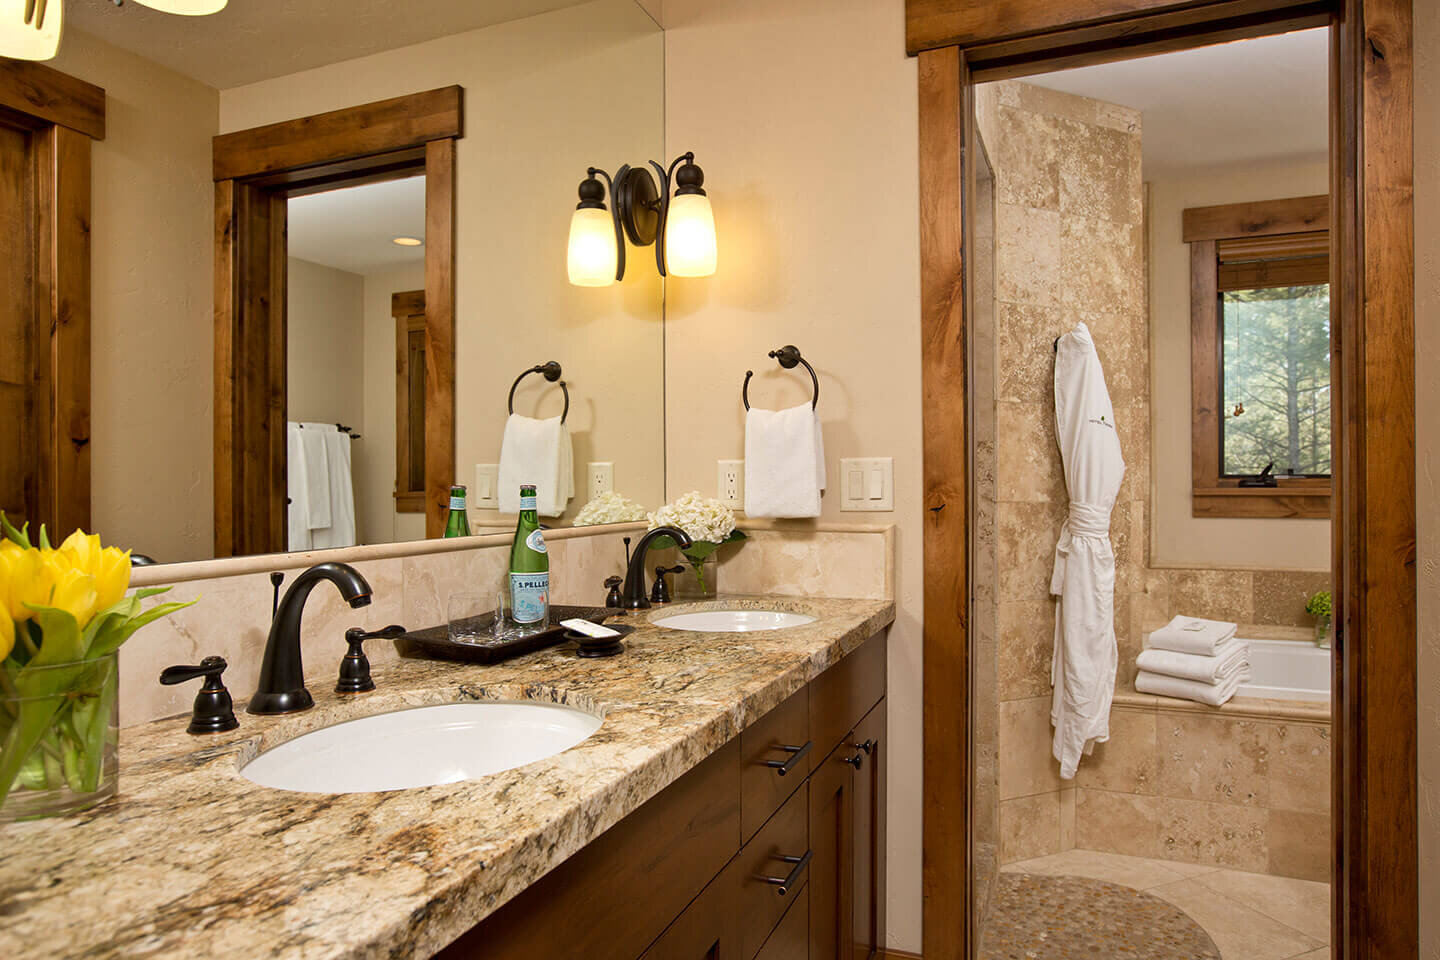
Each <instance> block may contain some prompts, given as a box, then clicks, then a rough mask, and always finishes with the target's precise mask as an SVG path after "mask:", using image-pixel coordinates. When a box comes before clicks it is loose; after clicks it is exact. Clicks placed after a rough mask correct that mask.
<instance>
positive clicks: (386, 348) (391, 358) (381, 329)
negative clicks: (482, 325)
mask: <svg viewBox="0 0 1440 960" xmlns="http://www.w3.org/2000/svg"><path fill="white" fill-rule="evenodd" d="M424 289H425V265H424V264H423V263H414V264H407V265H405V266H399V267H393V268H391V269H388V270H377V271H375V272H374V273H368V274H366V275H365V384H366V387H365V416H364V423H365V434H364V437H363V438H362V439H361V440H360V441H359V442H357V443H356V445H355V456H356V464H355V473H356V476H357V477H361V478H363V482H362V483H360V484H359V485H358V486H359V487H360V488H361V489H357V491H356V502H355V510H356V515H357V516H359V517H360V521H361V530H362V535H363V537H364V539H363V540H362V541H361V542H362V543H394V542H396V541H399V540H422V539H424V537H425V514H423V513H397V512H396V510H395V318H394V317H393V316H392V315H391V313H390V297H391V296H393V295H394V294H397V293H402V292H404V291H407V290H424ZM461 482H462V483H465V482H468V481H467V480H466V479H465V478H464V477H462V478H461Z"/></svg>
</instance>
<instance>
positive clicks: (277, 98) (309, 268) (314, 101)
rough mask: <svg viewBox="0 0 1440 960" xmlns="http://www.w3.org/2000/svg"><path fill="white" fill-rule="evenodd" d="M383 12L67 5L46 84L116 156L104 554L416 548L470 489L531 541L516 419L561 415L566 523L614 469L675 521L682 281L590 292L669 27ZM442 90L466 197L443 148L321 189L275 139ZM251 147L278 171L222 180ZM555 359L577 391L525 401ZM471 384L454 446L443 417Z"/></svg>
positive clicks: (98, 448)
mask: <svg viewBox="0 0 1440 960" xmlns="http://www.w3.org/2000/svg"><path fill="white" fill-rule="evenodd" d="M368 9H369V12H368V13H367V14H366V15H365V16H357V15H356V14H355V12H354V11H353V10H352V8H351V6H350V5H348V4H339V3H330V2H321V0H313V2H304V3H286V4H275V3H263V4H261V3H254V4H252V3H231V4H230V5H229V6H228V7H227V8H226V9H225V10H224V11H222V12H221V13H219V14H216V15H214V16H209V17H177V16H168V15H165V14H160V13H157V12H155V11H153V10H150V9H148V8H146V7H143V6H141V5H138V4H125V5H124V6H121V7H116V6H113V5H111V4H108V3H105V4H102V3H86V4H72V5H70V11H69V12H70V17H69V23H68V25H67V32H66V36H65V38H64V40H63V42H62V44H61V49H60V54H59V56H58V57H56V58H55V59H54V60H52V61H50V62H49V63H48V64H47V65H48V66H50V67H53V68H54V69H56V70H59V71H61V72H62V73H64V74H67V75H69V76H71V77H75V78H78V79H80V80H84V81H86V82H88V83H90V84H95V85H96V86H99V87H103V88H105V94H106V98H105V99H106V105H107V130H106V131H105V134H106V135H105V137H104V139H103V140H97V141H95V143H94V144H93V153H92V177H91V179H92V229H91V241H92V252H91V253H92V258H93V266H92V277H93V283H92V291H91V303H92V311H91V312H92V342H93V351H92V375H91V381H92V413H91V432H90V447H89V449H90V456H91V485H92V492H91V497H90V503H91V510H90V524H91V526H92V527H93V529H94V530H95V531H96V532H98V533H100V534H101V536H102V537H104V538H105V540H106V541H107V542H115V543H120V544H124V545H126V546H131V547H133V548H134V549H135V550H136V551H137V552H140V553H143V554H146V555H148V556H150V557H152V558H154V559H155V560H156V561H157V562H160V563H168V562H180V561H189V560H199V559H207V558H210V557H214V556H230V555H240V554H248V553H259V552H274V551H281V550H289V549H305V548H321V547H327V546H346V545H351V544H376V543H388V542H395V541H404V540H415V539H420V538H423V537H426V536H436V535H438V533H439V531H438V529H437V527H436V517H437V515H438V516H439V517H441V525H442V526H443V510H444V506H445V505H444V504H443V503H439V501H440V500H442V499H443V497H444V494H445V493H446V492H448V484H449V483H450V482H452V481H453V482H455V483H460V484H464V485H466V486H467V487H468V492H469V520H470V525H471V527H472V529H473V530H474V532H476V533H481V532H498V531H500V530H504V529H508V528H510V527H512V526H513V523H514V515H513V513H506V512H505V511H504V509H503V508H504V507H507V506H509V504H508V502H507V500H508V498H506V497H505V490H504V489H501V479H502V478H507V479H508V478H513V477H514V476H515V475H516V469H515V468H514V465H513V463H511V464H510V466H509V467H508V468H502V467H501V450H502V444H503V442H504V438H505V432H506V428H507V419H508V418H509V417H510V415H511V411H512V409H513V412H514V414H515V415H516V416H518V417H524V418H528V419H531V420H546V419H548V418H555V417H559V416H560V415H561V414H562V411H564V429H565V435H566V440H565V442H566V443H567V449H566V450H564V451H563V452H562V454H561V455H560V457H559V459H560V464H561V466H559V467H558V468H556V469H558V470H559V471H560V474H559V486H560V487H561V488H562V489H561V490H559V492H558V493H557V500H556V502H555V503H554V504H553V507H552V509H551V510H550V513H551V515H550V516H548V517H543V518H542V522H543V523H546V524H548V525H551V526H563V525H570V524H572V523H574V522H575V521H576V518H577V516H578V515H580V514H581V512H582V510H583V508H584V507H585V506H586V504H587V502H589V501H590V500H591V499H592V494H591V491H592V476H591V475H592V474H594V473H596V471H595V470H592V469H590V465H591V464H609V465H610V466H609V467H608V469H607V468H604V467H602V468H601V469H600V471H599V472H600V473H601V475H602V476H603V475H605V474H607V473H608V475H609V476H610V477H612V478H613V479H612V480H611V481H610V482H611V484H612V485H613V490H614V491H615V492H617V493H620V494H623V495H624V496H625V497H627V498H628V499H629V500H631V501H634V502H635V503H637V504H639V505H641V506H643V507H644V508H646V509H651V510H653V509H654V508H655V507H656V506H658V505H659V503H660V502H661V500H662V498H663V493H664V485H663V481H664V425H663V416H664V409H663V388H664V369H663V297H664V286H663V279H662V278H661V277H660V276H659V275H658V273H657V271H656V270H655V268H654V266H653V264H651V263H649V262H648V260H647V258H646V257H645V256H643V255H638V254H637V255H636V256H634V257H633V265H632V267H631V269H629V270H627V271H626V275H625V278H624V280H623V282H621V283H617V284H614V285H612V286H609V287H604V288H584V287H578V286H572V285H571V284H570V283H569V282H568V279H567V273H566V243H567V235H568V231H569V226H570V219H571V215H572V213H573V211H574V209H575V204H576V202H577V196H576V187H577V185H578V184H579V183H580V181H581V180H582V179H583V178H584V177H585V175H586V170H587V168H589V167H591V166H599V167H605V168H608V169H612V170H613V169H614V168H616V167H618V166H619V165H620V164H623V163H629V164H632V165H634V164H641V165H643V164H644V163H645V161H648V160H651V159H662V160H663V159H664V158H665V142H664V128H663V125H664V102H663V95H664V39H663V34H662V32H661V30H660V28H659V27H658V26H657V25H656V23H655V22H654V20H653V19H652V18H651V17H650V16H649V15H648V14H647V12H646V11H645V9H644V8H643V7H642V6H641V5H640V4H639V3H637V2H636V0H592V2H588V3H566V2H564V0H509V2H505V3H484V4H456V3H441V2H421V3H415V4H392V5H384V4H380V5H370V7H369V8H368ZM316 36H325V37H327V38H330V39H329V40H327V42H326V43H324V44H316V43H314V42H312V40H310V39H307V38H313V37H316ZM445 91H455V95H456V97H457V101H456V102H457V104H458V105H457V107H456V110H457V112H458V116H459V126H460V127H461V129H460V130H459V131H457V132H458V136H451V137H449V138H448V139H447V140H446V142H447V143H449V144H451V145H452V147H453V153H452V154H451V156H450V162H451V167H450V168H449V169H448V170H446V171H445V182H444V184H443V187H442V186H441V185H440V184H438V183H437V182H436V180H435V178H434V174H435V169H436V168H435V165H434V164H435V162H436V157H435V155H434V154H435V151H434V149H433V148H434V143H433V142H430V143H425V142H422V143H420V145H419V147H418V148H417V149H413V150H410V151H408V152H403V151H402V152H397V153H395V155H394V156H392V157H391V158H390V162H388V163H380V162H373V158H371V161H367V162H366V163H359V162H357V163H351V164H349V165H347V164H346V163H340V164H332V165H330V166H329V167H327V168H326V169H325V170H322V171H318V172H317V170H316V169H314V168H313V166H312V168H310V169H309V171H308V172H307V173H305V174H304V175H299V174H294V173H292V172H290V171H289V168H288V167H286V161H284V160H283V159H276V157H277V156H278V155H279V154H281V153H283V152H284V151H285V150H286V149H288V147H286V146H285V145H284V144H282V143H280V142H279V140H277V141H275V142H273V143H269V144H267V143H266V142H265V138H264V135H263V133H259V131H261V130H263V129H268V128H272V127H276V126H277V125H278V126H279V127H284V126H285V125H286V124H289V123H291V122H292V121H296V120H298V119H301V118H316V117H320V116H322V115H330V114H332V113H335V112H340V111H348V110H352V109H354V108H359V107H364V106H365V105H373V104H378V103H382V102H386V101H394V100H397V99H398V98H414V97H417V96H420V95H426V94H429V93H437V92H438V93H439V94H444V92H445ZM447 102H448V101H447ZM411 119H412V118H409V117H400V118H398V119H397V121H396V122H397V123H399V124H400V125H401V126H404V125H405V124H407V123H410V121H411ZM307 123H309V126H308V127H307V129H308V130H309V131H311V133H312V134H313V137H314V138H316V139H317V140H323V139H324V138H325V137H326V136H327V135H329V134H328V132H327V130H326V129H325V125H324V124H323V123H314V122H310V121H307ZM413 126H414V127H416V128H421V127H423V124H421V123H419V121H416V122H415V123H414V124H413ZM292 132H293V131H292ZM247 137H248V138H249V139H248V140H246V142H247V143H248V144H250V146H252V147H254V148H255V149H256V150H258V151H259V152H260V153H263V154H264V159H263V161H262V162H261V166H259V167H256V168H255V169H254V170H241V171H239V172H236V171H235V170H226V169H224V168H223V167H224V163H225V162H226V161H225V160H224V159H223V157H222V155H223V154H224V153H225V151H226V149H227V144H228V145H229V146H230V147H233V146H234V144H235V143H236V142H237V141H236V138H240V139H245V138H247ZM282 139H283V138H282ZM422 139H425V138H424V137H423V135H422ZM427 146H429V147H430V148H431V150H430V151H429V153H430V155H429V156H427V150H426V147H427ZM376 149H377V152H379V151H380V150H381V148H378V147H377V148H376ZM267 151H268V152H267ZM402 154H403V155H402ZM442 160H443V158H442ZM265 164H269V166H265ZM257 171H260V172H257ZM267 171H268V172H267ZM262 173H263V174H264V175H263V176H262V175H261V174H262ZM227 184H228V185H230V186H229V187H227V186H226V185H227ZM227 189H228V190H229V191H230V193H229V194H228V195H227V194H226V192H225V191H226V190H227ZM439 189H443V190H445V191H448V192H449V195H448V196H446V197H445V198H444V204H443V209H448V210H449V211H450V216H451V217H452V220H451V223H450V224H448V225H447V224H444V223H441V224H440V227H441V228H442V230H443V233H444V234H445V235H444V236H443V237H438V236H433V235H432V233H433V232H434V231H435V230H436V229H437V224H436V221H435V219H434V217H435V211H436V209H438V208H439V207H437V203H436V199H435V197H436V191H437V190H439ZM227 203H228V204H229V206H226V204H227ZM247 217H248V218H249V219H248V220H247V219H246V218H247ZM241 223H244V224H247V226H246V227H245V229H244V230H241V229H240V228H239V227H237V226H236V225H237V224H241ZM261 226H264V229H261ZM446 227H448V229H444V228H446ZM227 244H238V245H239V246H238V248H237V249H235V250H233V251H231V253H230V254H225V253H223V252H222V254H221V255H220V256H219V257H218V258H217V256H216V251H217V250H221V251H224V250H225V249H226V245H227ZM437 244H441V245H446V246H450V248H451V249H449V250H448V251H442V252H443V254H444V255H445V257H446V259H447V260H448V261H449V262H450V264H451V267H450V271H449V275H448V282H449V283H450V284H451V288H450V289H452V290H453V293H452V294H450V295H449V296H446V297H445V299H446V300H447V301H448V302H449V304H450V307H449V308H450V309H453V320H451V321H450V322H451V326H449V327H448V329H451V330H453V343H451V344H440V345H436V344H434V343H433V342H432V341H431V339H430V338H429V337H428V336H427V322H429V323H430V327H429V328H428V329H429V332H431V333H433V330H434V326H433V324H434V321H433V313H434V311H435V309H437V308H436V307H435V305H434V304H432V303H427V294H429V295H430V296H431V297H432V298H433V296H434V292H435V290H436V286H435V284H436V279H435V276H434V270H435V268H434V259H435V253H434V248H435V247H436V245H437ZM227 256H228V257H229V259H227ZM427 258H428V261H429V262H428V264H427ZM262 260H263V262H264V264H265V265H266V266H264V268H263V269H262V268H261V267H260V266H259V265H258V264H260V263H261V261H262ZM232 271H233V272H236V273H239V274H242V275H243V276H241V277H240V278H239V279H237V278H236V277H234V276H229V275H228V274H229V273H231V272H232ZM227 285H228V286H227ZM224 289H233V290H234V291H236V292H235V295H234V298H232V299H230V300H227V299H226V297H225V296H224V295H223V294H222V293H221V291H223V290H224ZM442 308H443V305H442ZM227 311H232V312H233V314H234V316H233V317H230V318H229V320H228V321H227V318H226V313H227ZM256 317H260V318H263V319H264V322H263V323H261V322H260V321H258V320H256V319H254V318H256ZM427 317H431V318H432V319H430V320H429V321H427ZM231 321H233V322H231ZM227 322H230V326H228V327H227V326H226V324H227ZM446 351H448V352H449V353H450V356H449V357H448V358H446V357H443V356H441V357H438V358H437V356H436V355H437V353H444V352H446ZM237 357H238V358H241V360H243V361H244V362H240V360H237ZM551 361H554V362H556V363H557V364H558V365H559V367H560V370H561V371H562V372H561V375H560V376H559V377H558V378H556V379H553V380H552V379H550V378H547V377H546V376H545V375H544V373H543V372H542V373H540V374H536V375H530V376H525V377H523V379H520V381H519V383H518V384H516V380H517V378H519V377H520V375H521V374H522V373H525V372H526V371H528V370H531V369H532V368H536V367H543V366H544V365H546V364H548V363H550V362H551ZM437 362H438V363H440V367H439V368H438V369H440V370H441V373H440V374H438V375H437V372H436V371H437ZM227 364H229V366H227ZM546 369H553V368H546ZM445 376H449V377H450V378H451V379H452V381H453V383H452V384H446V385H445V386H447V387H449V388H450V390H451V392H450V399H449V401H448V402H449V407H448V413H445V415H448V416H449V417H451V418H453V422H452V423H451V424H450V425H448V426H446V425H445V424H444V423H443V422H442V423H441V425H440V429H441V430H442V431H443V436H442V439H443V440H444V441H446V442H443V443H441V442H437V441H436V436H435V433H434V431H435V430H436V426H435V423H434V417H435V409H434V407H433V400H427V398H431V397H432V395H433V394H434V392H435V390H436V388H437V383H436V381H437V377H438V378H439V379H443V378H444V377H445ZM562 382H563V388H562ZM226 411H229V412H230V413H229V414H227V413H226ZM442 413H443V411H442ZM227 415H229V416H233V417H234V418H235V422H234V423H227V421H226V419H225V418H226V416H227ZM427 421H428V422H427ZM442 421H443V416H442ZM282 435H283V436H282ZM447 444H448V446H449V449H445V447H446V446H447ZM276 450H278V451H279V453H278V455H274V456H272V454H273V453H274V451H276ZM437 455H438V456H441V457H442V458H443V462H442V464H441V467H439V468H437V466H436V462H435V459H436V457H437ZM548 462H549V461H548V460H547V459H546V458H545V457H540V458H539V459H538V460H535V461H526V465H525V466H523V467H521V468H520V472H522V473H526V472H533V471H535V470H540V471H544V470H547V469H551V468H550V467H549V466H548ZM535 463H538V464H539V466H535V465H533V464H535ZM226 464H230V465H231V466H228V467H227V466H226ZM427 464H428V465H429V468H428V469H427ZM566 471H568V473H567V472H566ZM523 479H525V480H536V479H539V478H536V477H530V476H524V477H523ZM437 484H439V485H441V486H443V487H444V489H443V490H440V491H439V492H438V493H437ZM566 493H569V496H565V494H566ZM297 496H302V497H304V498H305V500H304V503H303V506H304V508H305V509H304V510H301V511H297V510H296V509H295V507H296V499H297ZM437 503H439V506H438V507H437ZM277 504H278V509H277V507H276V505H277ZM437 510H438V513H437ZM427 513H428V517H427ZM594 513H595V511H593V510H592V511H591V514H594ZM227 518H229V520H227ZM257 518H259V519H257ZM586 519H588V516H587V518H586ZM227 523H230V526H229V527H227ZM247 523H248V524H249V525H250V526H251V527H252V528H253V529H251V530H249V531H248V532H246V533H244V534H243V535H242V534H237V533H236V532H235V529H237V525H238V526H245V525H246V524H247Z"/></svg>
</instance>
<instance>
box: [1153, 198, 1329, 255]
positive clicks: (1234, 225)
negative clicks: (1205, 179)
mask: <svg viewBox="0 0 1440 960" xmlns="http://www.w3.org/2000/svg"><path fill="white" fill-rule="evenodd" d="M1329 229H1330V197H1329V196H1328V195H1326V194H1321V195H1319V196H1315V197H1290V198H1288V199H1285V200H1260V201H1256V202H1253V203H1222V204H1217V205H1215V206H1213V207H1190V208H1189V209H1187V210H1185V211H1184V213H1183V214H1182V215H1181V228H1180V230H1181V238H1182V239H1183V240H1184V241H1185V242H1186V243H1195V242H1196V241H1198V240H1231V239H1234V238H1237V237H1271V236H1275V235H1276V234H1282V233H1307V232H1311V231H1316V230H1329Z"/></svg>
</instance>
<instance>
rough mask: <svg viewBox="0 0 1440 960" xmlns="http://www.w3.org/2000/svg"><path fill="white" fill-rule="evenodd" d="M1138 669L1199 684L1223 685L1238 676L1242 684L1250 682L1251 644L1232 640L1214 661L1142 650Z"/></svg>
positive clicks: (1216, 654) (1218, 650) (1216, 652)
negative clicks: (1222, 683) (1232, 677)
mask: <svg viewBox="0 0 1440 960" xmlns="http://www.w3.org/2000/svg"><path fill="white" fill-rule="evenodd" d="M1135 665H1136V666H1137V667H1139V668H1140V669H1141V670H1144V671H1146V672H1148V673H1159V674H1164V675H1165V676H1167V677H1179V678H1180V679H1182V680H1195V681H1197V682H1199V683H1210V684H1215V683H1221V682H1223V681H1226V680H1228V679H1230V677H1231V676H1232V675H1238V676H1239V677H1240V679H1241V680H1248V679H1250V644H1248V643H1246V642H1245V641H1244V640H1237V639H1235V638H1234V637H1231V638H1230V639H1229V640H1226V641H1225V642H1224V643H1222V644H1220V646H1219V647H1218V648H1217V649H1216V651H1215V656H1213V657H1203V656H1199V655H1197V654H1193V653H1176V652H1175V651H1174V650H1159V649H1156V648H1153V647H1152V648H1151V649H1149V650H1143V651H1141V653H1140V656H1138V657H1136V658H1135Z"/></svg>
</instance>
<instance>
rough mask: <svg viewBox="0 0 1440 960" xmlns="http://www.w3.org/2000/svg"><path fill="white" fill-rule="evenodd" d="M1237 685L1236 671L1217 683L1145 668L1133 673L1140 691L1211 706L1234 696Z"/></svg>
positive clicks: (1216, 705) (1238, 684) (1238, 679)
mask: <svg viewBox="0 0 1440 960" xmlns="http://www.w3.org/2000/svg"><path fill="white" fill-rule="evenodd" d="M1239 686H1240V676H1239V674H1238V673H1237V674H1235V675H1233V676H1231V677H1230V678H1229V679H1228V680H1222V681H1221V682H1219V683H1201V682H1200V681H1198V680H1185V679H1183V678H1181V677H1167V676H1164V675H1163V674H1159V673H1150V672H1148V671H1145V670H1141V671H1140V672H1139V673H1137V674H1135V689H1136V690H1137V691H1139V692H1140V693H1149V694H1153V695H1155V696H1159V697H1176V698H1178V699H1180V700H1194V701H1195V702H1196V703H1208V704H1209V705H1210V706H1212V707H1218V706H1220V704H1222V703H1224V702H1225V701H1226V700H1229V699H1230V698H1231V697H1233V696H1235V690H1236V689H1237V688H1238V687H1239Z"/></svg>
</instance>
